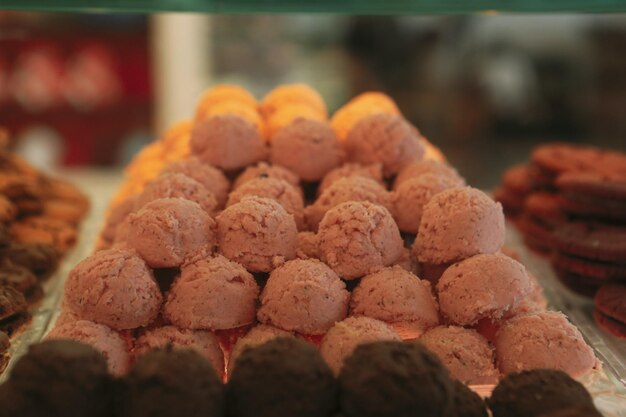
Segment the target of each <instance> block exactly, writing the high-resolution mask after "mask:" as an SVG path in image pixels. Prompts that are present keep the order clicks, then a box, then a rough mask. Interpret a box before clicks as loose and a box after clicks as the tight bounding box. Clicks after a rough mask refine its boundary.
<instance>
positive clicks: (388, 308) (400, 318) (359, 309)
mask: <svg viewBox="0 0 626 417" xmlns="http://www.w3.org/2000/svg"><path fill="white" fill-rule="evenodd" d="M350 315H352V316H366V317H371V318H375V319H377V320H381V321H384V322H385V323H389V324H390V325H391V326H393V328H394V329H395V330H396V331H397V332H398V334H400V336H402V338H403V339H405V340H408V339H415V338H417V337H419V336H420V335H421V334H422V333H424V332H425V331H426V330H427V329H430V328H431V327H435V326H437V325H438V324H439V309H438V306H437V301H436V300H435V297H434V296H433V293H432V290H431V286H430V283H429V282H428V281H425V280H421V279H419V278H418V277H416V276H415V275H413V274H412V273H410V272H408V271H406V270H405V269H403V268H402V267H400V266H398V265H395V266H391V267H387V268H384V269H381V270H380V271H378V272H374V273H373V274H369V275H366V276H364V277H363V278H362V279H361V281H360V282H359V283H358V284H357V286H356V287H355V288H354V290H353V292H352V299H351V300H350Z"/></svg>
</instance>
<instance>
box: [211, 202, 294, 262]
mask: <svg viewBox="0 0 626 417" xmlns="http://www.w3.org/2000/svg"><path fill="white" fill-rule="evenodd" d="M216 221H217V238H218V248H219V252H220V253H221V254H222V255H224V256H225V257H227V258H228V259H230V260H232V261H235V262H238V263H240V264H241V265H243V266H244V267H245V268H246V269H247V270H249V271H252V272H269V271H272V270H273V269H274V268H276V267H277V266H280V265H282V264H283V263H284V262H285V261H288V260H290V259H293V258H295V256H296V247H297V245H298V229H297V226H296V222H295V220H294V218H293V216H292V215H290V214H289V213H287V212H286V211H285V209H284V208H283V206H281V205H280V204H279V203H277V202H276V201H274V200H271V199H269V198H260V197H246V198H244V199H243V200H241V201H240V202H239V203H237V204H233V205H232V206H230V207H227V208H226V209H225V210H224V211H222V213H220V214H219V215H218V216H217V218H216Z"/></svg>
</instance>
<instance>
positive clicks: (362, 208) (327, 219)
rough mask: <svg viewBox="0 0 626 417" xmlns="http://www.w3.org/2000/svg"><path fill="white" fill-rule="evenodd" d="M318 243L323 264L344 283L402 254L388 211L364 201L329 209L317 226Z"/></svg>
mask: <svg viewBox="0 0 626 417" xmlns="http://www.w3.org/2000/svg"><path fill="white" fill-rule="evenodd" d="M318 242H319V253H320V257H321V259H322V261H324V262H325V263H326V264H328V265H329V266H330V267H331V268H332V269H333V270H334V271H335V272H336V273H337V274H339V276H341V277H342V278H344V279H347V280H350V279H355V278H360V277H362V276H364V275H367V274H369V273H372V272H375V271H377V270H379V269H381V268H383V267H385V266H389V265H391V264H393V263H394V262H396V261H397V260H398V259H399V258H400V257H401V256H402V254H403V252H404V243H403V241H402V237H401V236H400V231H399V230H398V226H396V223H395V221H394V220H393V217H392V216H391V214H390V213H389V211H388V210H387V209H386V208H384V207H382V206H379V205H377V204H373V203H370V202H367V201H363V202H356V201H352V202H347V203H341V204H339V205H338V206H336V207H334V208H332V209H330V210H329V211H328V212H327V213H326V215H324V218H323V219H322V221H321V223H320V226H319V232H318Z"/></svg>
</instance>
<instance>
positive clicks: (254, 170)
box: [233, 162, 300, 190]
mask: <svg viewBox="0 0 626 417" xmlns="http://www.w3.org/2000/svg"><path fill="white" fill-rule="evenodd" d="M257 178H276V179H279V180H284V181H287V182H288V183H289V184H291V185H293V186H294V187H297V188H298V189H299V187H300V178H298V176H297V175H296V174H294V173H293V172H291V171H290V170H288V169H287V168H284V167H281V166H279V165H270V164H268V163H267V162H259V163H258V164H256V165H252V166H249V167H248V168H246V169H245V170H244V171H243V172H242V173H241V174H239V176H238V177H237V178H236V179H235V181H234V182H233V190H236V189H237V188H239V187H241V186H242V185H243V184H245V183H246V182H248V181H251V180H253V179H257Z"/></svg>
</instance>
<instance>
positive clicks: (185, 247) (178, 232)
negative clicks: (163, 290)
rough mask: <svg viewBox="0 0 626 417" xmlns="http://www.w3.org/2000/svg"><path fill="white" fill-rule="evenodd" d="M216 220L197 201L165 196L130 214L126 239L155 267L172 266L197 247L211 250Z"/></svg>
mask: <svg viewBox="0 0 626 417" xmlns="http://www.w3.org/2000/svg"><path fill="white" fill-rule="evenodd" d="M216 240H217V239H216V233H215V220H213V219H212V218H211V216H209V215H208V214H207V212H206V211H204V210H203V209H202V208H201V207H200V206H199V205H198V204H196V203H194V202H193V201H189V200H185V199H182V198H162V199H159V200H154V201H152V202H150V203H148V204H147V205H145V206H144V207H143V208H142V209H141V210H139V211H137V212H135V213H133V214H131V215H130V216H128V235H127V237H126V240H125V243H126V244H127V245H128V247H130V248H133V249H135V250H136V251H137V252H138V253H139V255H140V256H141V257H142V258H143V259H144V260H145V261H146V263H147V264H148V265H149V266H150V267H152V268H173V267H179V266H180V265H182V264H183V262H184V261H185V259H186V258H188V257H189V256H191V255H193V254H195V253H196V252H198V251H203V252H206V253H209V254H210V253H212V252H213V250H214V248H215V244H216Z"/></svg>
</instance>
